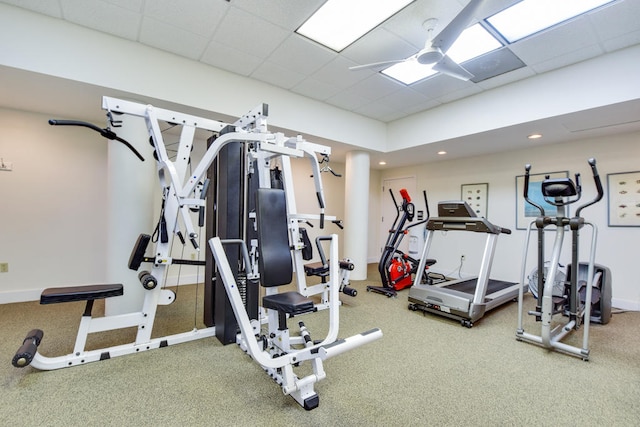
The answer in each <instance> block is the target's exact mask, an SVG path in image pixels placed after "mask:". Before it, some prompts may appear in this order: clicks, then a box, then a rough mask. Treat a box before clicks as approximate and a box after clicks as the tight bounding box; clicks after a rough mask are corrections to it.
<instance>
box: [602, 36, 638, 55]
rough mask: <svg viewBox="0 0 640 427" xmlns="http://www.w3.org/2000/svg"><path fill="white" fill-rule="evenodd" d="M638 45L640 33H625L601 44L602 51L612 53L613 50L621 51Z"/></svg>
mask: <svg viewBox="0 0 640 427" xmlns="http://www.w3.org/2000/svg"><path fill="white" fill-rule="evenodd" d="M638 43H640V31H634V32H632V33H626V34H624V35H622V36H620V37H614V38H610V39H607V40H605V41H603V42H602V45H603V46H604V50H606V51H607V52H613V51H614V50H618V49H623V48H625V47H629V46H633V45H636V44H638Z"/></svg>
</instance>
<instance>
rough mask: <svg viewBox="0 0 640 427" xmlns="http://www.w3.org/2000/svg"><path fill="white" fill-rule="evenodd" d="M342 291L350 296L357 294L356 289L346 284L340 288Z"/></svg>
mask: <svg viewBox="0 0 640 427" xmlns="http://www.w3.org/2000/svg"><path fill="white" fill-rule="evenodd" d="M342 293H343V294H346V295H349V296H350V297H355V296H356V295H358V291H356V290H355V289H353V288H350V287H348V286H345V287H344V288H342Z"/></svg>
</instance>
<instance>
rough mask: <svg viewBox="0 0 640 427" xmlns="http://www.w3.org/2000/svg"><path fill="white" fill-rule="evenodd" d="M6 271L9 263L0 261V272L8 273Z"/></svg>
mask: <svg viewBox="0 0 640 427" xmlns="http://www.w3.org/2000/svg"><path fill="white" fill-rule="evenodd" d="M8 272H9V263H8V262H0V273H8Z"/></svg>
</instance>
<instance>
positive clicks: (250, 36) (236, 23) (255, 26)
mask: <svg viewBox="0 0 640 427" xmlns="http://www.w3.org/2000/svg"><path fill="white" fill-rule="evenodd" d="M232 4H233V3H232ZM289 34H290V33H289V32H287V31H286V30H284V29H282V28H281V27H279V26H277V25H274V24H272V23H270V22H268V21H265V20H264V19H261V18H259V17H258V16H256V15H252V14H250V13H248V12H245V11H244V10H241V9H238V8H236V7H231V8H230V9H229V12H228V13H227V15H226V16H225V18H224V20H223V21H222V23H221V24H220V25H219V26H218V28H217V30H216V33H215V34H214V36H213V41H215V42H216V43H218V44H222V45H225V46H233V47H234V49H237V50H240V51H242V52H245V53H247V54H249V55H253V56H255V57H256V58H263V59H264V58H266V57H267V56H269V55H270V54H271V52H273V51H274V50H275V49H276V48H277V47H278V46H279V45H280V44H281V43H282V42H283V41H284V40H285V39H286V38H287V37H288V36H289Z"/></svg>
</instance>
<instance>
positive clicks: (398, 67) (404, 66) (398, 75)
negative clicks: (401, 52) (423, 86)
mask: <svg viewBox="0 0 640 427" xmlns="http://www.w3.org/2000/svg"><path fill="white" fill-rule="evenodd" d="M435 73H436V71H434V70H433V69H431V65H424V64H420V63H419V62H418V61H415V60H408V61H405V62H399V63H397V64H394V65H392V66H391V67H389V68H387V69H385V70H382V74H386V75H387V76H389V77H391V78H392V79H396V80H398V81H400V82H402V83H404V84H406V85H407V86H408V85H410V84H412V83H415V82H417V81H419V80H422V79H426V78H427V77H429V76H432V75H434V74H435Z"/></svg>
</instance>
